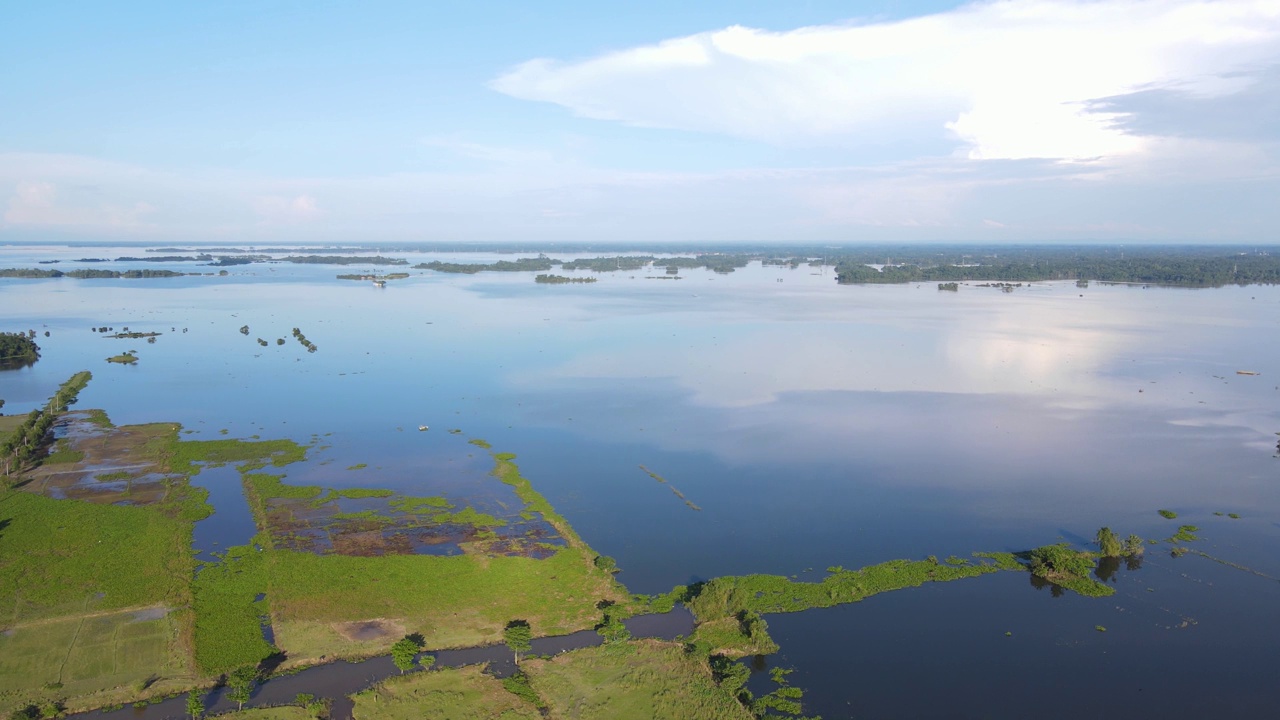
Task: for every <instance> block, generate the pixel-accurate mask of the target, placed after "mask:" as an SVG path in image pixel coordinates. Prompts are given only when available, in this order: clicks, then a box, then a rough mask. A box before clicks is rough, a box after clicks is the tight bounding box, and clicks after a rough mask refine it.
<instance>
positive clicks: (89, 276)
mask: <svg viewBox="0 0 1280 720" xmlns="http://www.w3.org/2000/svg"><path fill="white" fill-rule="evenodd" d="M189 274H190V273H181V272H176V271H174V270H97V269H93V270H68V271H67V272H62V271H61V270H32V269H24V268H5V269H0V278H31V279H38V278H60V277H69V278H77V279H80V280H96V279H115V278H126V279H138V278H172V277H184V276H186V275H189Z"/></svg>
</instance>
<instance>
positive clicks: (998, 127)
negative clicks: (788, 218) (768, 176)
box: [492, 0, 1280, 160]
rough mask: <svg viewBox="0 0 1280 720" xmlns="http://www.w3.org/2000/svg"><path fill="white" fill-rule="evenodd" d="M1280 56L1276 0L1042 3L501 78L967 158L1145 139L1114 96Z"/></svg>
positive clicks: (531, 93)
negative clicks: (942, 145)
mask: <svg viewBox="0 0 1280 720" xmlns="http://www.w3.org/2000/svg"><path fill="white" fill-rule="evenodd" d="M1278 58H1280V2H1276V0H1227V1H1224V2H1193V1H1187V0H1154V1H1143V0H1123V1H1120V2H1105V3H1100V2H1071V1H1065V0H1030V1H1027V2H995V3H978V4H971V5H966V6H963V7H960V8H957V9H954V10H951V11H948V12H945V13H939V14H934V15H928V16H924V17H917V18H912V19H908V20H901V21H894V22H874V23H855V24H847V25H828V26H816V27H806V28H800V29H797V30H791V31H785V32H770V31H765V30H760V29H753V28H745V27H739V26H734V27H729V28H725V29H721V30H716V31H711V32H704V33H699V34H696V35H690V36H688V37H682V38H675V39H670V40H666V41H663V42H660V43H657V44H655V45H648V46H642V47H635V48H629V49H625V50H620V51H617V52H612V53H608V54H605V55H602V56H598V57H593V58H588V59H585V60H578V61H569V62H566V61H558V60H550V59H537V60H531V61H529V62H526V63H524V64H522V65H519V66H517V67H515V68H513V69H512V70H510V71H509V72H507V73H505V74H503V75H502V76H500V77H498V78H497V79H495V80H494V81H493V82H492V87H493V88H495V89H496V90H498V91H500V92H503V93H506V94H508V95H511V96H513V97H517V98H523V99H527V100H536V101H544V102H551V103H556V104H559V105H563V106H565V107H567V108H569V109H571V110H572V111H573V112H574V113H576V114H577V115H580V116H583V117H587V118H596V119H601V120H613V121H618V122H622V123H626V124H629V125H635V126H642V127H658V128H674V129H682V130H693V131H704V132H712V133H721V134H728V135H733V136H738V137H745V138H751V139H758V140H765V141H770V142H777V143H782V144H810V145H831V144H837V145H857V144H859V143H864V142H868V138H870V139H873V140H874V141H875V142H880V143H883V142H886V141H890V140H894V139H898V138H901V137H902V133H904V132H911V133H922V132H923V133H933V134H934V135H936V136H939V137H942V136H947V135H949V136H950V137H951V138H952V139H953V140H954V141H955V142H956V143H957V149H958V152H959V154H961V155H963V156H965V157H969V158H983V159H994V158H1000V159H1019V158H1051V159H1067V160H1086V159H1092V158H1097V157H1105V156H1119V155H1125V154H1131V153H1135V152H1137V151H1140V150H1142V149H1143V148H1144V143H1145V140H1144V138H1143V137H1142V136H1139V135H1135V134H1130V133H1127V132H1125V127H1124V125H1123V123H1122V122H1118V120H1120V119H1121V118H1120V116H1119V115H1118V114H1117V113H1111V112H1107V111H1106V110H1105V108H1100V107H1098V106H1096V105H1091V104H1090V103H1091V101H1094V100H1097V99H1099V98H1110V97H1117V96H1122V95H1126V94H1130V93H1134V92H1139V91H1142V90H1144V89H1151V88H1162V87H1170V86H1175V85H1176V86H1177V87H1178V89H1179V91H1180V92H1182V93H1190V94H1193V95H1195V96H1197V97H1216V96H1223V95H1228V94H1232V93H1235V92H1238V91H1240V90H1241V89H1242V88H1243V87H1245V86H1247V85H1248V82H1247V81H1242V80H1240V79H1239V78H1238V77H1237V76H1236V75H1235V74H1237V73H1239V72H1240V71H1247V70H1249V69H1250V68H1255V67H1257V66H1259V65H1262V64H1267V63H1270V62H1275V61H1276V60H1277V59H1278Z"/></svg>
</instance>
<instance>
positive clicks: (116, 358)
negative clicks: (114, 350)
mask: <svg viewBox="0 0 1280 720" xmlns="http://www.w3.org/2000/svg"><path fill="white" fill-rule="evenodd" d="M107 362H109V363H118V364H120V365H132V364H134V363H136V362H138V351H137V350H125V351H124V352H122V353H120V354H119V355H112V356H111V357H109V358H107Z"/></svg>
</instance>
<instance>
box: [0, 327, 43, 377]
mask: <svg viewBox="0 0 1280 720" xmlns="http://www.w3.org/2000/svg"><path fill="white" fill-rule="evenodd" d="M35 335H36V331H35V330H31V331H28V332H25V333H8V332H6V333H0V370H9V369H13V368H20V367H27V366H28V365H34V364H35V362H36V361H37V360H39V359H40V346H39V345H37V344H36V341H35Z"/></svg>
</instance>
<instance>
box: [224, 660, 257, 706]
mask: <svg viewBox="0 0 1280 720" xmlns="http://www.w3.org/2000/svg"><path fill="white" fill-rule="evenodd" d="M257 680H258V669H257V668H255V667H254V666H252V665H245V666H244V667H238V668H236V669H235V670H232V671H231V675H229V676H228V677H227V699H228V700H230V701H231V702H233V703H236V705H238V706H239V707H238V708H237V709H240V710H243V709H244V704H245V703H247V702H249V698H250V697H252V696H253V684H254V683H255V682H257Z"/></svg>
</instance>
